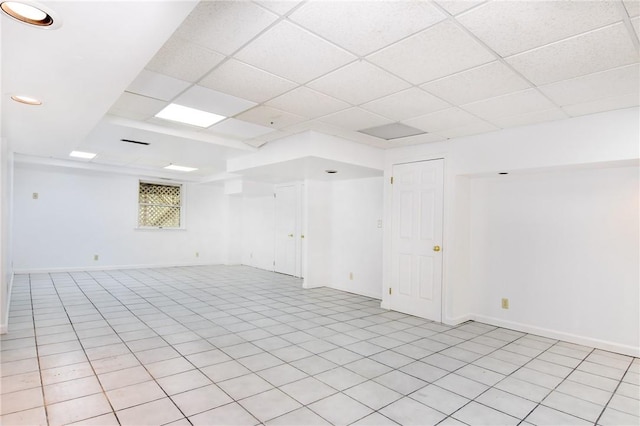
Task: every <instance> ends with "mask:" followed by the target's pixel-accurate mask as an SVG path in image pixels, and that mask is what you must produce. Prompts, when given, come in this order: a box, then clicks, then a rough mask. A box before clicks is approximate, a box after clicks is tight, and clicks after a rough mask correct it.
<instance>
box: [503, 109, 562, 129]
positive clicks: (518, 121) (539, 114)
mask: <svg viewBox="0 0 640 426" xmlns="http://www.w3.org/2000/svg"><path fill="white" fill-rule="evenodd" d="M564 118H569V115H568V114H567V113H565V112H564V111H562V110H561V109H560V108H553V109H548V110H545V111H536V112H530V113H527V114H520V115H512V116H509V117H502V118H497V119H495V120H491V122H492V123H493V124H495V125H496V126H499V127H502V128H507V127H516V126H525V125H527V124H536V123H543V122H545V121H554V120H562V119H564Z"/></svg>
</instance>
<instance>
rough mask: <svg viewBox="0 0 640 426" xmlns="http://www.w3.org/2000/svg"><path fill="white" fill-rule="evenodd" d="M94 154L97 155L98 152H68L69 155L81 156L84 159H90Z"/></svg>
mask: <svg viewBox="0 0 640 426" xmlns="http://www.w3.org/2000/svg"><path fill="white" fill-rule="evenodd" d="M96 155H98V154H94V153H92V152H82V151H71V154H69V157H75V158H83V159H85V160H91V159H92V158H94V157H95V156H96Z"/></svg>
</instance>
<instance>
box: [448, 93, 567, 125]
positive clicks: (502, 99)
mask: <svg viewBox="0 0 640 426" xmlns="http://www.w3.org/2000/svg"><path fill="white" fill-rule="evenodd" d="M554 107H555V105H554V104H553V103H552V102H551V101H550V100H549V99H547V98H546V97H544V96H543V95H542V94H540V92H538V91H537V90H536V89H527V90H522V91H520V92H515V93H509V94H507V95H502V96H498V97H495V98H490V99H484V100H482V101H477V102H473V103H470V104H466V105H461V106H460V108H463V109H464V110H466V111H468V112H470V113H472V114H475V115H477V116H478V117H480V118H483V119H485V120H489V121H492V120H494V119H496V118H502V117H509V116H512V115H519V114H527V113H530V112H536V111H544V110H547V109H551V108H554Z"/></svg>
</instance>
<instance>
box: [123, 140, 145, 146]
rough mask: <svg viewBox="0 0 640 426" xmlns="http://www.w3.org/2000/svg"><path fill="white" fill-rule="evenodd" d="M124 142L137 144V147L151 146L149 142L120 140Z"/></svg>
mask: <svg viewBox="0 0 640 426" xmlns="http://www.w3.org/2000/svg"><path fill="white" fill-rule="evenodd" d="M120 140H121V141H122V142H126V143H135V144H137V145H151V144H150V143H149V142H140V141H133V140H131V139H120Z"/></svg>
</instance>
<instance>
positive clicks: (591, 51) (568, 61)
mask: <svg viewBox="0 0 640 426" xmlns="http://www.w3.org/2000/svg"><path fill="white" fill-rule="evenodd" d="M506 60H507V62H509V63H510V64H511V65H512V66H513V67H514V68H516V69H517V70H518V71H520V72H521V73H522V74H523V75H524V76H525V77H527V78H528V79H529V80H531V81H533V82H534V83H535V84H537V85H543V84H548V83H553V82H555V81H559V80H565V79H569V78H573V77H578V76H581V75H586V74H591V73H594V72H598V71H603V70H606V69H609V68H615V67H619V66H622V65H627V64H631V63H634V62H637V61H638V52H637V51H636V49H635V47H634V45H633V43H632V42H631V38H630V37H629V32H628V31H627V29H626V27H625V26H624V24H623V23H618V24H615V25H612V26H609V27H605V28H601V29H598V30H595V31H592V32H589V33H585V34H582V35H580V36H577V37H572V38H569V39H566V40H563V41H559V42H557V43H553V44H549V45H547V46H543V47H540V48H537V49H534V50H530V51H528V52H524V53H520V54H518V55H515V56H511V57H510V58H507V59H506Z"/></svg>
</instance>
